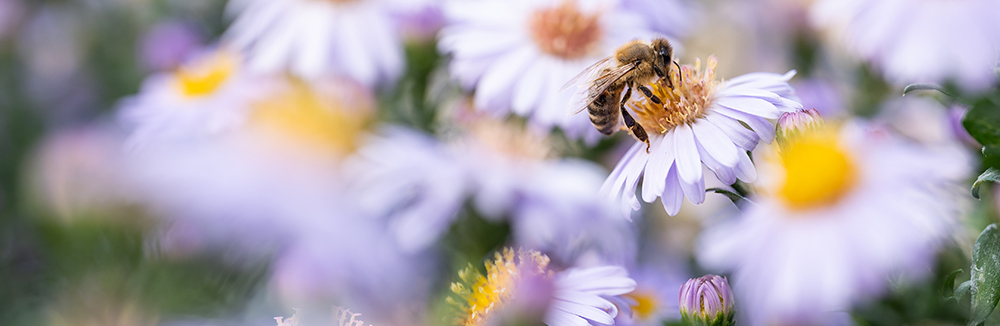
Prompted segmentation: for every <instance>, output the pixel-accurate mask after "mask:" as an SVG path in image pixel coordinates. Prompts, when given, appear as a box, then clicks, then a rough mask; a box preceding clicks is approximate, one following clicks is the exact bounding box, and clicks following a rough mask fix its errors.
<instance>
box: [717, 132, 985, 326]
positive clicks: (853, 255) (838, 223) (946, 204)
mask: <svg viewBox="0 0 1000 326" xmlns="http://www.w3.org/2000/svg"><path fill="white" fill-rule="evenodd" d="M801 126H802V129H800V130H799V131H797V132H794V133H788V135H790V136H789V138H788V139H787V140H786V141H785V142H783V143H782V144H781V147H780V148H777V149H775V148H771V150H772V151H771V152H769V153H763V154H762V155H759V156H758V157H759V159H758V162H762V163H760V167H761V181H760V184H759V186H760V187H759V188H758V190H759V192H758V193H759V194H760V195H759V196H757V197H756V198H753V201H754V202H755V203H756V204H754V205H748V206H746V208H747V210H746V211H745V212H744V213H743V214H742V216H740V217H738V218H734V219H731V220H727V221H724V222H722V223H720V224H718V225H715V226H711V227H709V228H708V229H706V230H705V231H704V233H703V234H702V238H701V239H700V242H699V245H698V247H699V250H697V253H698V258H699V262H701V263H702V264H703V266H706V267H708V268H712V269H716V270H719V271H730V272H731V273H732V274H731V275H732V284H733V288H734V292H735V293H736V295H737V302H738V303H739V305H740V310H741V311H742V312H744V313H745V316H746V317H748V320H747V321H748V322H749V324H750V325H793V324H794V325H805V324H808V325H817V324H831V323H835V322H839V321H841V320H840V319H839V318H841V317H844V315H845V314H846V312H848V311H850V309H851V308H852V307H853V306H854V305H855V304H857V303H860V302H863V301H865V300H867V299H872V298H874V297H876V296H878V295H880V294H882V293H883V292H884V291H885V290H886V288H887V286H888V281H889V280H890V279H891V278H893V277H896V276H899V277H903V278H904V279H912V278H914V277H919V276H921V274H925V273H927V272H928V271H930V270H931V269H932V266H933V265H932V264H933V261H934V257H935V255H936V253H937V250H938V249H939V248H940V247H941V246H942V245H943V242H945V241H947V238H948V236H949V234H950V233H949V232H950V230H952V227H953V224H954V222H955V221H953V219H954V216H956V215H957V214H958V212H957V210H958V204H959V200H960V198H959V197H958V196H960V194H959V192H961V191H960V190H958V188H957V187H955V189H954V190H955V192H954V193H950V192H949V191H948V190H949V188H948V187H949V186H957V185H958V182H960V180H963V179H964V178H965V175H966V173H967V172H968V169H969V167H968V164H969V162H968V158H967V156H966V154H965V152H964V151H963V150H962V149H961V148H960V147H959V146H954V145H952V146H937V147H921V146H919V145H916V144H914V143H908V142H904V141H902V140H901V139H898V138H896V137H895V136H893V135H892V134H890V133H888V132H887V131H886V130H884V129H880V128H872V129H867V130H866V129H865V128H866V127H865V126H863V125H860V124H850V125H846V126H844V127H843V128H840V130H837V128H835V127H816V126H815V125H813V126H812V127H808V126H806V125H804V124H803V125H801ZM803 130H805V131H803Z"/></svg>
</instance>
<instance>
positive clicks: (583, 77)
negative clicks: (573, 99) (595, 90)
mask: <svg viewBox="0 0 1000 326" xmlns="http://www.w3.org/2000/svg"><path fill="white" fill-rule="evenodd" d="M609 61H611V57H607V58H604V59H601V60H600V61H598V62H595V63H594V64H592V65H590V67H587V68H586V69H583V71H581V72H580V73H579V74H577V75H576V76H574V77H573V79H570V80H569V81H568V82H566V84H565V85H563V87H562V88H560V89H559V92H560V93H562V92H563V91H565V90H567V89H569V88H570V87H572V86H578V85H580V84H581V83H585V84H590V82H591V81H593V80H594V78H593V77H595V76H596V75H597V73H599V72H600V71H601V70H603V69H604V66H605V65H607V64H608V62H609ZM588 77H589V78H588ZM587 86H590V85H587Z"/></svg>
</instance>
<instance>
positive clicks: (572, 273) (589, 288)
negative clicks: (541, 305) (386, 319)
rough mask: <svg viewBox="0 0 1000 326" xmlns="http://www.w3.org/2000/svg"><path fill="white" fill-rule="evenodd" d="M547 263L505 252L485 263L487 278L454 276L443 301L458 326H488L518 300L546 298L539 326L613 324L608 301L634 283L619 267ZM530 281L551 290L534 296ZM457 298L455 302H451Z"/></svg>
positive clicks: (469, 273)
mask: <svg viewBox="0 0 1000 326" xmlns="http://www.w3.org/2000/svg"><path fill="white" fill-rule="evenodd" d="M548 265H549V258H548V257H546V256H545V255H543V254H541V253H539V252H537V251H532V250H528V251H525V250H520V251H518V253H517V255H516V256H515V254H514V250H513V249H510V248H505V249H504V250H503V254H501V253H499V252H498V253H496V254H495V258H494V259H493V260H487V262H486V274H485V275H484V274H480V273H479V272H477V271H476V269H474V268H472V266H469V268H466V269H465V270H462V271H460V272H459V277H460V278H461V282H457V283H452V285H451V289H452V292H454V293H455V294H456V296H455V297H450V298H448V302H449V303H451V304H453V305H456V306H457V307H458V308H459V313H460V316H459V317H458V318H457V320H456V323H457V324H459V325H463V326H485V325H492V324H494V323H491V322H495V320H494V319H495V318H497V314H498V313H502V312H503V310H504V308H506V307H507V306H508V305H509V304H511V303H512V302H514V301H516V300H523V299H524V298H520V296H523V295H537V294H541V295H550V296H551V297H550V298H546V299H545V300H538V301H541V302H545V301H547V302H548V309H547V310H546V312H545V313H544V317H543V321H544V323H545V324H546V325H549V326H564V325H565V326H570V325H592V324H593V323H596V324H598V325H613V324H614V322H615V321H614V318H615V317H616V316H617V315H618V307H617V306H615V304H614V303H612V301H618V300H620V297H619V296H621V295H623V294H625V293H628V292H631V291H632V290H633V289H635V281H634V280H632V279H631V278H629V277H628V273H627V272H626V271H625V269H624V268H622V267H619V266H596V267H587V268H570V269H567V270H563V271H558V272H556V271H552V270H550V269H549V266H548ZM531 278H541V279H551V284H552V291H551V292H549V293H534V292H533V291H532V290H533V289H532V287H531V286H528V285H532V284H531V283H526V281H528V282H530V281H531ZM456 299H457V300H456Z"/></svg>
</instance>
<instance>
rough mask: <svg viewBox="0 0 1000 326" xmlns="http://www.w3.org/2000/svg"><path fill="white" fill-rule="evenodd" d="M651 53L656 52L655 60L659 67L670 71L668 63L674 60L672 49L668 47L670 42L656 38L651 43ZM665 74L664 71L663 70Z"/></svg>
mask: <svg viewBox="0 0 1000 326" xmlns="http://www.w3.org/2000/svg"><path fill="white" fill-rule="evenodd" d="M652 46H653V51H655V52H656V58H657V61H659V62H658V64H659V66H660V67H664V68H667V69H670V63H671V62H672V61H673V60H674V59H673V55H674V49H673V48H672V47H670V41H667V39H666V38H662V37H659V38H656V39H654V40H653V42H652ZM664 72H666V70H664Z"/></svg>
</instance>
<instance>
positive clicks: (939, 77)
mask: <svg viewBox="0 0 1000 326" xmlns="http://www.w3.org/2000/svg"><path fill="white" fill-rule="evenodd" d="M998 12H1000V2H997V1H995V0H959V1H937V0H915V1H914V0H825V1H819V2H817V3H816V4H815V5H814V7H813V10H812V20H813V22H814V24H816V25H818V26H822V27H827V28H831V29H834V30H835V31H836V32H837V34H838V35H839V36H840V37H842V38H843V41H844V42H845V43H847V45H848V49H849V50H851V51H853V52H854V53H855V54H856V55H857V56H859V57H861V58H863V59H864V60H866V61H868V62H869V63H871V64H873V65H874V66H875V67H876V68H877V69H879V70H881V71H882V73H883V74H884V75H885V77H886V78H887V79H888V80H889V81H891V82H893V83H895V84H897V85H900V86H902V85H906V84H910V83H920V82H929V83H937V84H942V83H944V82H947V81H954V82H956V83H957V84H958V85H959V86H960V87H962V88H965V89H968V90H971V91H982V90H985V89H987V88H989V87H991V86H993V85H996V82H997V75H996V70H995V69H996V68H997V67H998V62H1000V61H998V55H1000V52H998V49H1000V21H998V20H997V19H996V18H997V13H998Z"/></svg>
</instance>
